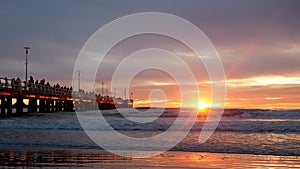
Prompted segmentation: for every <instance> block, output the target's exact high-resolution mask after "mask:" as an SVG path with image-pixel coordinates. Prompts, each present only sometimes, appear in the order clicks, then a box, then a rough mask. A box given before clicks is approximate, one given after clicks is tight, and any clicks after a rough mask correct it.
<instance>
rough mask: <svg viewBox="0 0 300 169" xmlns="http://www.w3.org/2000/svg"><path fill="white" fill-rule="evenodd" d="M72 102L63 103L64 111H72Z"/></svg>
mask: <svg viewBox="0 0 300 169" xmlns="http://www.w3.org/2000/svg"><path fill="white" fill-rule="evenodd" d="M73 108H74V107H73V100H65V101H64V111H73Z"/></svg>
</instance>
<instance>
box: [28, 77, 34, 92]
mask: <svg viewBox="0 0 300 169" xmlns="http://www.w3.org/2000/svg"><path fill="white" fill-rule="evenodd" d="M28 82H29V89H32V88H33V83H34V80H33V77H32V76H30V77H29V81H28Z"/></svg>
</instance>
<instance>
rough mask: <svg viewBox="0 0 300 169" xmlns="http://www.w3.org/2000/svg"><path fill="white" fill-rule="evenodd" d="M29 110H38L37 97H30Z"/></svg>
mask: <svg viewBox="0 0 300 169" xmlns="http://www.w3.org/2000/svg"><path fill="white" fill-rule="evenodd" d="M28 112H29V113H30V112H37V99H35V98H30V99H29V103H28Z"/></svg>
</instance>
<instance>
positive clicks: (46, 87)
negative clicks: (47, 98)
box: [0, 76, 73, 95]
mask: <svg viewBox="0 0 300 169" xmlns="http://www.w3.org/2000/svg"><path fill="white" fill-rule="evenodd" d="M0 87H2V88H3V87H4V88H8V89H9V88H10V89H18V90H28V91H35V92H48V93H51V94H63V95H71V94H72V90H73V89H72V87H70V88H69V87H66V86H60V85H59V84H58V83H56V84H55V85H53V86H52V85H51V84H50V83H49V82H46V81H45V79H42V80H35V81H34V79H33V77H32V76H30V77H29V80H28V81H24V82H22V81H21V79H20V78H19V77H17V78H16V79H15V78H12V79H8V78H7V77H5V78H3V79H1V81H0Z"/></svg>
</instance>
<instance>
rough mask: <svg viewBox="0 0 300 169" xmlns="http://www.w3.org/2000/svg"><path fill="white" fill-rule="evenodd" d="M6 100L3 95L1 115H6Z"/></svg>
mask: <svg viewBox="0 0 300 169" xmlns="http://www.w3.org/2000/svg"><path fill="white" fill-rule="evenodd" d="M6 107H7V106H6V100H5V97H1V117H4V116H5V109H6Z"/></svg>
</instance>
